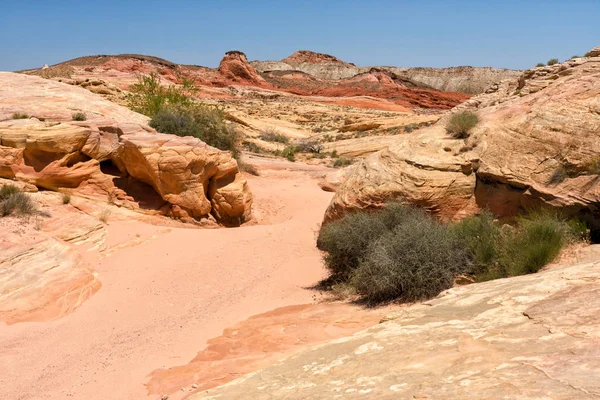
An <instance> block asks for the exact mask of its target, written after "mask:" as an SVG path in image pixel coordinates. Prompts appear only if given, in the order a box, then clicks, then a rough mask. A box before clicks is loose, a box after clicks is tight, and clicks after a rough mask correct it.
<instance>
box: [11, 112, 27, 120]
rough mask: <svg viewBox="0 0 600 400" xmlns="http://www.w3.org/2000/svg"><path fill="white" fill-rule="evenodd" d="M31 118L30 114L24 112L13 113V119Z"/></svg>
mask: <svg viewBox="0 0 600 400" xmlns="http://www.w3.org/2000/svg"><path fill="white" fill-rule="evenodd" d="M27 118H29V115H27V114H24V113H14V114H13V115H12V119H27Z"/></svg>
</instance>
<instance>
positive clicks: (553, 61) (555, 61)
mask: <svg viewBox="0 0 600 400" xmlns="http://www.w3.org/2000/svg"><path fill="white" fill-rule="evenodd" d="M547 64H548V65H556V64H558V58H551V59H550V60H548V63H547Z"/></svg>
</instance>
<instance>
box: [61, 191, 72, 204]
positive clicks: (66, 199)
mask: <svg viewBox="0 0 600 400" xmlns="http://www.w3.org/2000/svg"><path fill="white" fill-rule="evenodd" d="M70 202H71V195H70V194H69V193H63V194H62V203H63V204H69V203H70Z"/></svg>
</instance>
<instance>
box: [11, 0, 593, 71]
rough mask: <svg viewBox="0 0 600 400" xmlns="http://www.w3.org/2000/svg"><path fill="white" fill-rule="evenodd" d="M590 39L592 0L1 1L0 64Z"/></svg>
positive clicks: (544, 55) (453, 49) (357, 54)
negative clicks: (96, 56)
mask: <svg viewBox="0 0 600 400" xmlns="http://www.w3.org/2000/svg"><path fill="white" fill-rule="evenodd" d="M598 45H600V0H569V1H566V0H561V1H558V0H546V1H541V0H537V1H533V0H521V1H513V0H508V1H496V0H491V1H490V0H488V1H486V0H471V1H466V0H464V1H452V0H445V1H444V0H438V1H433V0H422V1H400V0H397V1H392V0H371V1H366V0H365V1H356V0H346V1H341V0H340V1H337V0H336V1H333V0H331V1H328V0H320V1H302V0H296V1H266V0H262V1H261V0H256V1H250V0H249V1H219V0H212V1H191V0H189V1H177V0H174V1H168V0H162V1H153V0H146V1H135V0H131V1H128V0H122V1H113V0H97V1H88V0H80V1H61V0H43V1H27V0H21V1H15V0H0V70H2V71H11V70H18V69H25V68H34V67H39V66H42V65H43V64H45V63H46V64H49V65H51V64H55V63H58V62H61V61H66V60H68V59H71V58H75V57H78V56H84V55H92V54H119V53H138V54H147V55H154V56H158V57H162V58H166V59H168V60H171V61H174V62H177V63H186V64H198V65H205V66H209V67H215V66H217V65H218V63H219V61H220V59H221V57H222V56H223V54H224V53H225V52H226V51H228V50H234V49H235V50H241V51H243V52H245V53H246V55H247V56H248V58H249V59H250V60H256V59H258V60H279V59H281V58H284V57H286V56H288V55H289V54H291V53H293V52H294V51H296V50H299V49H309V50H313V51H318V52H323V53H328V54H332V55H335V56H337V57H339V58H341V59H343V60H345V61H349V62H354V63H355V64H357V65H361V66H363V65H396V66H431V67H444V66H455V65H474V66H494V67H506V68H516V69H522V68H529V67H531V66H533V65H535V64H536V63H537V62H544V61H547V60H548V59H550V58H554V57H557V58H559V59H561V60H563V59H566V58H569V57H571V56H572V55H575V54H582V53H585V52H586V51H588V50H590V49H591V48H593V47H595V46H598Z"/></svg>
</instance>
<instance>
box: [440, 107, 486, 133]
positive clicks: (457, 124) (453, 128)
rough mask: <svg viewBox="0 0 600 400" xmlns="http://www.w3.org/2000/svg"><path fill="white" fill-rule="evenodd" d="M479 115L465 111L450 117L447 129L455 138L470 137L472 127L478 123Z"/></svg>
mask: <svg viewBox="0 0 600 400" xmlns="http://www.w3.org/2000/svg"><path fill="white" fill-rule="evenodd" d="M478 122H479V117H478V116H477V114H475V113H473V112H470V111H463V112H460V113H457V114H454V115H452V117H450V121H449V122H448V125H446V130H447V131H448V133H450V134H451V135H452V136H453V137H454V138H455V139H466V138H467V137H469V134H470V132H471V129H473V128H474V127H475V125H477V123H478Z"/></svg>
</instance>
